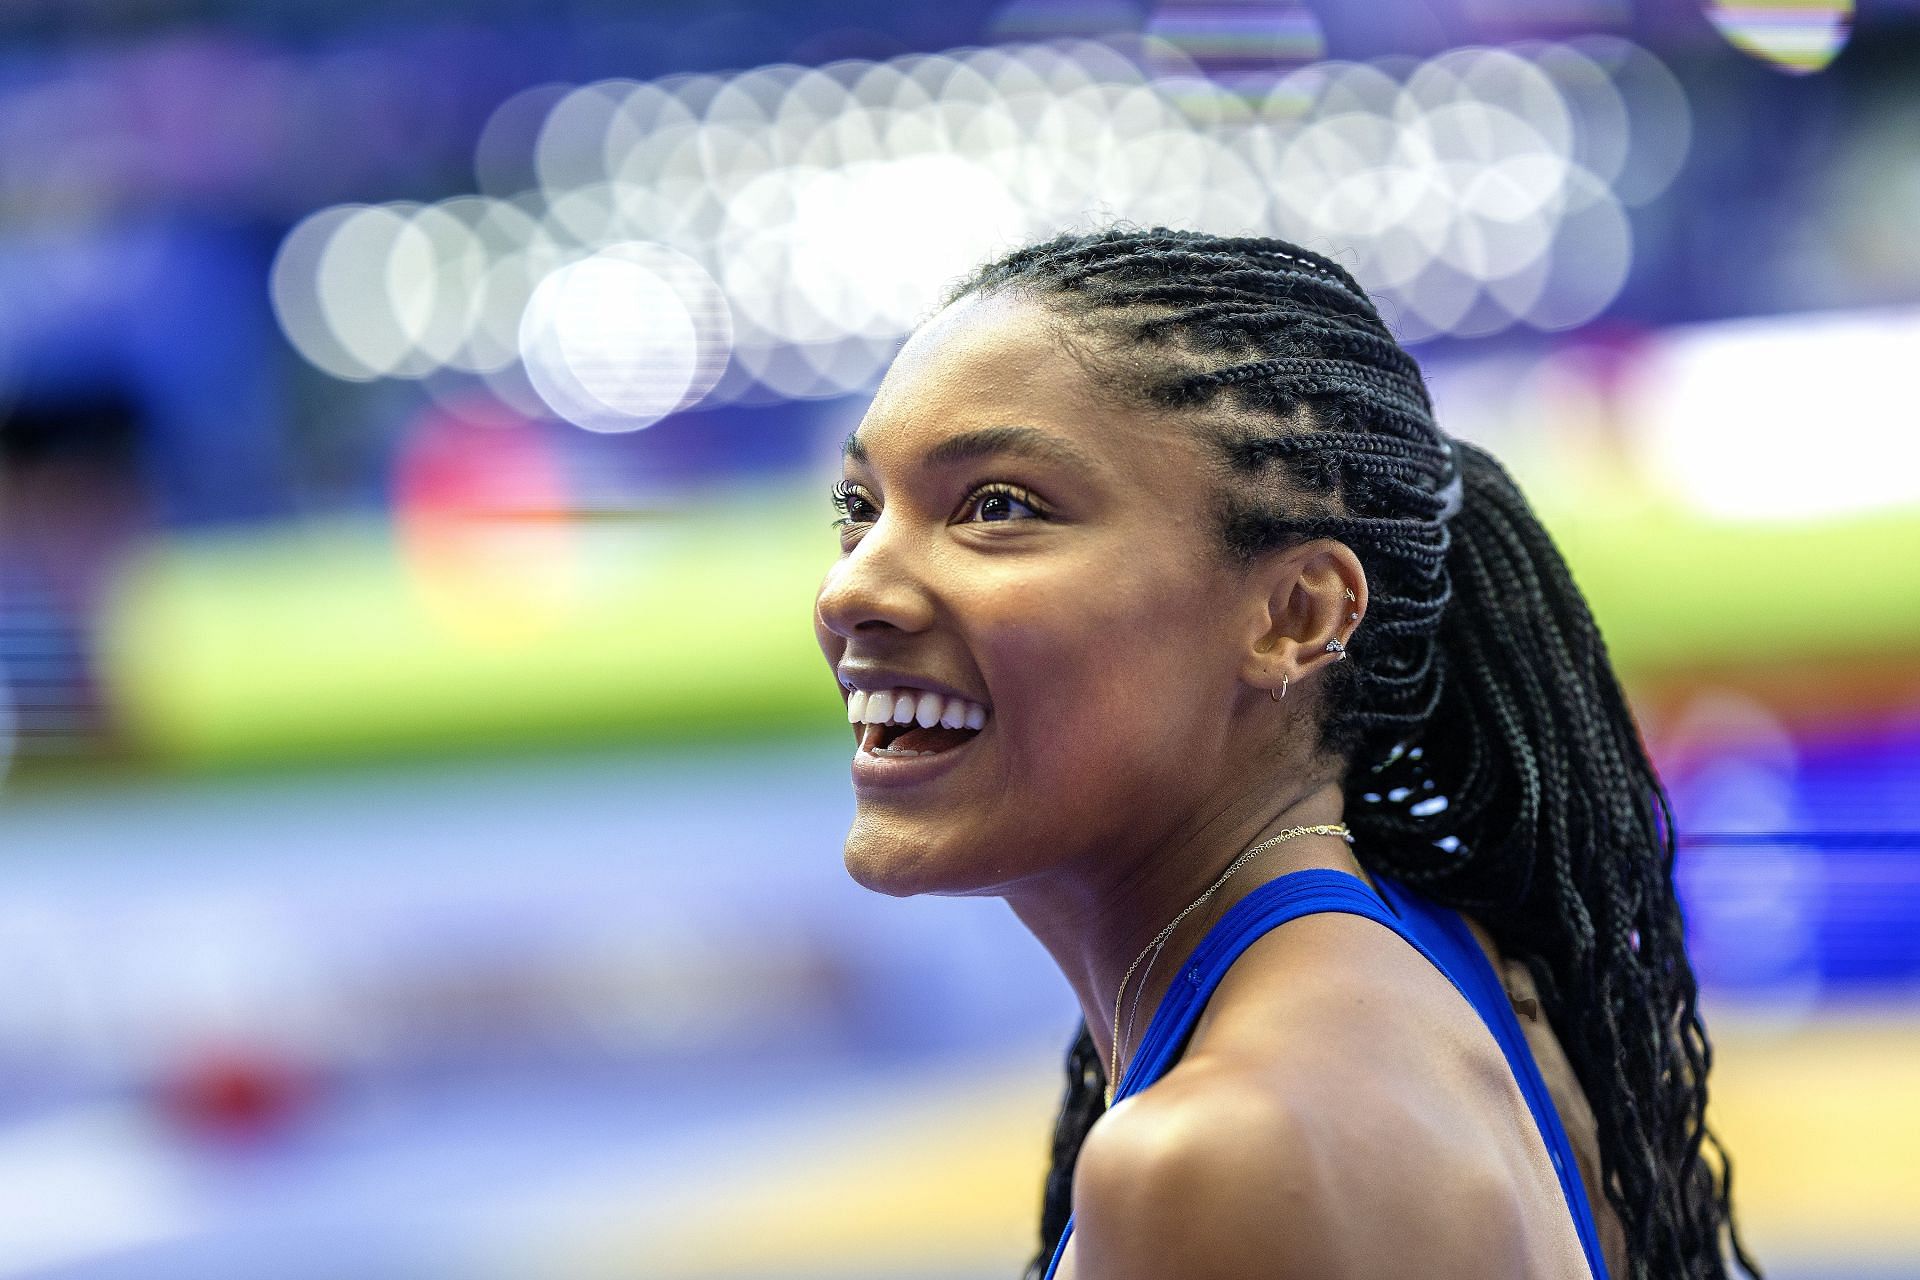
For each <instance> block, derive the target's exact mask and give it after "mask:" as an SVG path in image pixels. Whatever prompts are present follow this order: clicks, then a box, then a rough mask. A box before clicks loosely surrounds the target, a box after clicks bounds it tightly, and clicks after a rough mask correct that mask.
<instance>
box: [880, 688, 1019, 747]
mask: <svg viewBox="0 0 1920 1280" xmlns="http://www.w3.org/2000/svg"><path fill="white" fill-rule="evenodd" d="M987 715H988V712H987V709H986V707H985V706H984V705H982V704H981V703H977V702H972V701H969V700H968V699H965V698H961V697H958V696H952V697H949V696H946V695H943V694H938V693H931V692H927V691H923V690H914V689H894V690H882V691H876V692H874V693H871V694H869V693H867V692H865V691H863V690H859V689H855V690H853V691H852V692H851V693H850V694H849V695H848V698H847V718H848V720H849V721H851V722H852V724H853V729H854V738H855V740H856V741H857V742H858V743H859V750H860V754H861V755H863V756H866V757H868V758H869V759H874V760H898V759H907V758H911V757H913V756H933V755H940V754H942V753H943V752H947V751H952V750H953V749H954V748H955V747H959V746H963V745H965V744H966V743H968V742H970V741H972V740H973V739H974V738H976V737H978V736H979V735H980V731H981V730H982V729H983V728H985V727H986V723H987Z"/></svg>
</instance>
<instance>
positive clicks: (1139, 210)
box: [274, 34, 1690, 423]
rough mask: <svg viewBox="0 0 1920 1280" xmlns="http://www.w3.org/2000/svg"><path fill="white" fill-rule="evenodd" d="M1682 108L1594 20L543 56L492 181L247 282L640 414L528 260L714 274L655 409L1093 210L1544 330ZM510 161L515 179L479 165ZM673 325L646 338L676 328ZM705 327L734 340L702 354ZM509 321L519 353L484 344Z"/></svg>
mask: <svg viewBox="0 0 1920 1280" xmlns="http://www.w3.org/2000/svg"><path fill="white" fill-rule="evenodd" d="M536 112H540V113H543V114H540V115H539V118H538V119H537V120H534V119H533V116H534V114H535V113H536ZM1689 138H1690V116H1689V113H1688V110H1687V105H1686V100H1685V97H1684V95H1683V94H1682V93H1681V92H1680V89H1679V86H1678V82H1677V81H1675V80H1674V79H1673V76H1672V73H1671V72H1669V71H1668V70H1667V69H1666V68H1665V67H1664V66H1663V65H1662V64H1660V62H1659V61H1658V60H1657V59H1655V58H1654V57H1653V56H1652V55H1651V54H1649V53H1647V52H1646V51H1645V50H1643V49H1640V48H1639V47H1638V46H1635V45H1633V44H1631V43H1629V42H1627V41H1625V40H1621V39H1618V38H1614V37H1587V38H1582V39H1580V40H1575V41H1571V42H1566V43H1555V42H1543V41H1533V42H1528V43H1525V44H1520V45H1515V46H1512V47H1510V48H1502V49H1490V48H1465V49H1453V50H1449V51H1447V52H1445V53H1442V54H1439V55H1436V56H1434V57H1432V58H1429V59H1426V60H1424V61H1422V60H1418V59H1413V58H1407V57H1394V58H1384V59H1379V60H1377V61H1375V62H1372V63H1352V62H1337V61H1327V62H1318V63H1313V64H1311V65H1308V66H1304V67H1298V68H1294V69H1291V70H1287V69H1285V68H1274V69H1272V70H1271V71H1268V72H1263V73H1261V74H1260V75H1257V76H1248V75H1241V74H1239V73H1236V75H1235V77H1234V79H1233V81H1232V84H1231V85H1227V84H1224V83H1216V82H1215V81H1213V80H1209V79H1208V78H1207V76H1206V75H1205V74H1203V73H1202V71H1201V68H1200V66H1199V65H1197V64H1196V63H1195V61H1194V59H1193V57H1191V56H1190V55H1189V53H1188V52H1187V51H1185V50H1183V49H1182V48H1181V47H1180V45H1179V42H1178V41H1170V40H1168V39H1164V38H1159V37H1156V36H1154V35H1151V34H1149V35H1146V36H1140V35H1137V34H1136V35H1132V36H1127V35H1116V36H1113V37H1110V38H1105V39H1103V40H1101V41H1097V42H1096V41H1091V40H1074V41H1060V42H1054V43H1051V44H1030V45H1009V46H1001V47H996V48H985V49H965V50H955V51H952V52H950V53H938V54H912V55H906V56H903V57H899V58H895V59H891V60H888V61H884V62H875V61H868V60H858V59H844V60H841V61H838V62H833V63H829V64H827V65H825V66H822V67H816V68H805V67H798V66H793V65H790V64H776V65H772V66H766V67H759V68H754V69H751V70H747V71H741V72H737V73H729V74H724V75H709V74H700V75H677V76H669V77H665V78H662V79H659V80H654V81H647V82H640V81H631V80H606V81H600V82H596V83H594V84H589V85H584V86H578V87H567V86H540V87H538V88H537V89H535V90H529V91H526V92H525V93H523V94H520V95H515V97H514V98H512V99H509V100H508V102H506V103H504V104H503V105H502V107H501V108H500V109H499V110H498V111H497V112H496V113H495V116H494V118H493V119H492V120H490V121H489V124H488V127H487V130H486V131H485V132H484V133H483V137H482V146H481V149H480V150H481V154H479V155H477V156H476V168H477V169H478V170H482V171H484V176H483V187H485V188H486V189H488V190H490V191H491V192H492V194H490V195H488V196H468V197H459V198H456V199H454V200H448V201H442V202H440V203H439V204H437V205H434V206H420V205H391V206H380V207H366V206H344V207H342V209H341V210H335V211H325V212H324V213H323V214H321V215H316V217H315V218H312V219H309V220H308V221H307V222H306V223H303V224H302V225H301V226H300V227H297V228H296V229H295V231H294V232H293V233H290V234H289V236H288V238H287V240H286V242H285V243H284V244H283V246H282V251H281V254H280V256H279V258H278V259H277V260H276V266H275V274H274V299H275V308H276V314H277V315H278V316H279V317H280V321H281V326H282V328H283V329H285V330H286V332H287V335H288V338H289V340H290V341H291V342H293V344H294V346H295V347H296V349H297V350H299V351H300V352H301V354H302V355H303V356H305V357H306V358H307V359H308V360H310V361H311V362H312V363H314V364H315V365H317V366H318V367H320V368H322V369H325V370H326V371H328V372H329V373H333V374H335V375H336V376H339V377H343V378H351V379H359V380H366V379H371V378H377V377H422V376H426V375H427V374H429V373H432V372H433V371H435V370H437V369H441V368H453V369H458V370H464V371H468V372H474V373H479V374H482V375H484V376H489V378H490V380H492V378H493V376H495V375H498V377H499V378H500V379H501V380H502V381H503V382H504V383H507V384H512V385H515V386H518V385H520V384H521V383H525V384H527V385H531V386H542V387H543V388H544V389H543V390H542V394H543V395H544V394H546V393H547V391H552V393H553V395H554V396H555V397H556V398H557V400H558V401H559V402H561V403H564V404H567V405H570V406H573V408H572V410H571V411H568V412H567V416H569V417H576V416H577V417H587V418H593V419H594V420H595V422H596V423H599V422H600V420H601V419H602V418H604V417H607V416H608V415H612V419H618V420H620V421H623V422H624V421H627V420H629V419H637V418H645V417H646V415H647V414H649V413H653V412H655V409H656V407H657V404H658V403H663V402H664V400H665V399H666V397H665V393H664V391H662V390H661V389H660V388H661V387H663V386H665V385H666V383H668V382H671V381H672V380H673V379H672V378H666V377H664V375H661V374H660V370H659V369H656V370H655V371H654V372H653V373H651V374H648V375H647V377H645V378H641V379H640V382H638V383H635V384H634V385H633V386H626V385H625V384H622V383H620V379H619V377H618V376H616V374H615V373H614V372H612V370H611V366H610V365H609V366H608V367H607V368H602V367H601V366H600V365H598V364H595V362H594V360H593V359H589V358H587V357H585V356H582V355H580V354H579V350H585V349H586V348H587V347H593V346H594V343H595V342H600V341H602V339H592V340H589V338H588V336H587V335H586V332H585V331H581V332H578V333H574V331H572V330H569V329H567V328H566V325H564V324H560V323H559V322H557V321H555V320H554V319H553V315H557V314H559V313H558V312H554V311H553V297H554V296H560V295H549V296H544V297H542V299H541V303H540V308H539V309H538V313H537V314H536V315H534V319H533V320H532V321H531V322H529V323H523V318H524V314H525V313H529V312H530V300H531V299H533V297H534V295H535V291H536V285H539V286H541V287H542V288H545V287H547V286H546V285H545V284H543V282H547V281H550V280H552V279H553V278H554V276H555V273H556V272H560V271H563V270H565V271H570V270H571V268H573V267H574V266H575V265H576V264H578V263H582V262H594V261H600V265H598V266H595V267H592V268H589V269H588V274H587V275H585V276H582V277H580V278H579V279H578V280H576V279H575V278H574V277H573V276H572V275H571V274H568V275H565V276H563V277H561V280H562V282H563V283H562V284H554V285H552V289H553V290H558V291H561V293H562V294H564V296H566V297H575V296H576V294H577V295H578V297H580V298H587V297H588V296H589V295H591V296H594V297H598V298H599V301H598V302H596V303H594V307H597V308H598V311H597V312H596V314H599V315H601V316H602V317H603V319H604V320H605V321H606V324H607V325H610V326H611V328H608V329H606V330H605V332H606V333H607V334H613V333H625V334H627V338H628V339H635V338H637V337H639V336H640V335H641V334H642V328H641V327H636V326H639V325H640V320H639V318H638V317H637V315H636V314H633V313H630V312H626V311H622V310H621V308H620V306H619V305H616V291H612V290H611V289H609V290H608V291H607V292H605V293H604V295H601V294H593V287H598V286H596V285H594V284H593V282H595V281H603V282H610V281H614V280H625V281H627V282H629V283H634V282H636V281H638V280H639V279H640V277H641V276H643V275H646V274H647V273H648V272H650V271H652V270H653V268H652V267H649V266H646V264H642V263H640V262H637V261H635V260H633V259H632V258H631V257H630V256H629V257H623V256H622V255H621V254H612V255H611V256H607V255H608V254H609V252H610V251H611V250H612V249H613V248H615V247H616V246H622V245H630V244H633V243H637V242H645V243H649V244H652V245H654V246H657V247H659V248H660V249H661V251H662V252H672V253H674V254H676V255H678V257H677V258H676V259H675V260H676V261H684V262H686V263H688V264H689V265H691V266H692V267H693V269H695V270H696V271H698V272H699V273H700V278H701V279H703V280H706V281H707V282H708V283H707V285H705V286H702V288H705V289H708V290H709V291H710V294H711V298H712V299H713V300H714V303H713V305H709V304H708V303H707V302H700V301H697V300H696V305H694V310H695V312H696V313H698V314H707V313H713V314H721V313H725V314H727V315H728V316H729V317H730V318H731V320H736V321H737V326H736V325H733V324H731V323H730V324H729V326H728V327H727V329H728V333H729V335H730V336H729V338H728V339H727V340H725V341H722V342H720V343H718V344H717V345H716V343H715V341H714V340H713V338H712V334H711V330H712V329H713V326H712V325H711V324H707V325H706V327H705V328H702V324H703V323H705V322H690V323H694V328H695V329H696V330H697V333H696V337H695V338H694V339H692V340H691V341H692V342H693V346H694V349H696V350H697V352H698V354H697V356H696V357H695V358H694V363H695V364H696V365H697V366H698V368H699V369H700V370H702V371H706V372H700V373H697V374H689V375H688V382H687V389H686V390H685V391H683V392H682V393H681V395H679V396H678V397H676V398H674V403H673V405H672V406H670V407H669V408H668V409H667V410H665V411H667V412H671V411H673V409H674V408H675V407H685V406H686V405H688V404H691V403H695V402H697V401H698V400H699V399H700V397H702V396H705V397H707V399H708V400H709V401H710V402H712V401H725V400H730V399H754V398H759V397H761V396H762V393H764V394H765V395H768V396H772V397H783V396H815V395H832V394H844V393H846V392H849V391H857V390H859V389H861V388H862V387H863V386H868V385H871V382H872V380H873V379H874V378H876V377H877V376H878V375H879V372H880V370H881V369H882V368H883V367H884V356H885V353H886V351H887V350H889V349H890V348H889V347H888V344H890V343H894V342H897V340H898V339H899V338H900V337H902V336H903V335H904V334H905V333H906V332H907V331H908V330H909V329H910V328H911V327H912V326H913V325H914V324H916V323H918V322H919V321H920V320H921V319H923V318H924V317H925V316H926V315H927V314H929V312H930V311H931V309H932V308H933V307H934V306H935V305H936V304H937V303H938V301H939V299H940V298H941V297H942V295H943V294H944V293H945V291H946V290H947V289H948V288H949V287H950V286H951V285H952V284H953V283H955V282H956V281H957V280H958V279H959V278H961V277H963V276H964V275H965V274H966V273H967V272H968V271H970V270H971V269H972V268H973V267H974V266H976V265H977V264H978V263H979V262H981V261H983V260H985V259H987V258H989V257H991V256H993V255H995V254H998V253H1000V252H1003V251H1005V250H1006V249H1008V248H1011V247H1013V246H1014V245H1017V244H1020V243H1024V242H1028V241H1030V240H1032V239H1035V238H1037V237H1039V236H1043V235H1046V234H1049V233H1051V232H1054V231H1058V230H1085V229H1089V228H1092V227H1096V226H1101V225H1105V224H1108V223H1111V222H1114V221H1116V220H1120V221H1125V222H1131V223H1134V224H1136V225H1156V224H1164V225H1171V226H1187V227H1194V228H1198V229H1202V230H1208V231H1214V232H1218V233H1221V234H1226V235H1249V234H1250V235H1278V236H1282V237H1285V238H1288V239H1291V240H1295V241H1298V242H1300V243H1303V244H1306V245H1308V246H1309V247H1313V248H1316V249H1318V250H1320V251H1322V252H1331V253H1333V254H1334V255H1335V256H1337V257H1338V258H1339V259H1340V260H1341V261H1342V262H1343V263H1346V264H1348V265H1349V266H1350V267H1351V268H1352V269H1353V271H1354V273H1355V275H1356V276H1357V277H1358V278H1359V280H1360V282H1361V283H1362V284H1363V285H1364V286H1365V287H1366V288H1367V289H1368V290H1369V291H1370V292H1371V293H1373V294H1374V296H1375V297H1376V300H1377V301H1378V302H1379V304H1380V306H1381V309H1382V312H1383V314H1385V315H1387V316H1389V317H1390V318H1391V319H1392V320H1393V321H1394V323H1395V324H1396V327H1397V330H1398V332H1399V333H1400V336H1401V337H1402V338H1403V339H1406V340H1409V341H1417V340H1420V339H1422V338H1427V337H1433V336H1438V335H1442V334H1456V335H1477V334H1485V333H1494V332H1499V331H1501V330H1503V329H1506V328H1510V327H1512V326H1515V325H1526V326H1530V327H1533V328H1537V329H1549V330H1551V329H1563V328H1568V327H1573V326H1577V325H1580V324H1583V323H1586V322H1587V321H1588V320H1590V319H1592V318H1593V317H1594V316H1596V315H1598V314H1600V313H1601V312H1602V311H1604V309H1605V308H1606V307H1607V306H1608V305H1609V304H1610V303H1611V302H1612V301H1613V299H1614V298H1615V297H1616V296H1617V294H1618V292H1619V290H1620V288H1621V287H1622V284H1623V282H1624V280H1625V278H1626V273H1627V271H1628V269H1629V268H1630V266H1631V254H1632V237H1631V234H1630V231H1629V226H1628V220H1627V214H1626V210H1627V209H1629V208H1632V207H1634V206H1636V205H1638V204H1642V203H1645V202H1646V201H1647V200H1649V199H1652V198H1653V197H1654V196H1656V195H1658V194H1659V192H1660V191H1662V190H1664V189H1665V188H1666V186H1667V185H1668V184H1669V183H1670V182H1671V180H1672V178H1673V176H1674V174H1675V173H1676V172H1677V170H1678V167H1679V165H1680V163H1681V162H1682V161H1683V160H1684V158H1685V155H1686V152H1687V148H1688V140H1689ZM516 140H517V141H518V142H519V144H520V145H521V146H522V147H523V149H524V152H525V154H524V155H523V156H521V157H520V158H519V160H518V161H517V162H516V161H515V159H514V157H513V156H511V155H510V154H509V151H510V147H511V145H512V144H513V143H515V141H516ZM516 174H518V175H521V176H522V178H523V180H524V182H525V184H526V185H523V186H522V187H520V188H519V189H517V190H513V191H507V190H504V189H501V187H502V184H505V183H507V182H508V181H509V180H510V179H512V178H513V177H514V176H515V175H516ZM488 184H491V185H488ZM603 259H604V260H603ZM623 263H624V265H622V264H623ZM635 269H638V270H639V274H636V270H635ZM676 270H677V269H676ZM673 274H674V272H673V271H670V272H669V275H673ZM566 282H571V283H566ZM563 284H564V289H563ZM590 286H592V287H590ZM568 290H571V291H572V292H567V291H568ZM682 292H684V291H682ZM676 296H681V294H679V293H677V294H676ZM702 296H703V297H705V296H707V295H702ZM683 300H684V298H683ZM581 305H582V306H585V305H586V304H585V303H581ZM592 309H593V308H588V310H592ZM549 313H552V314H551V315H550V314H549ZM582 314H585V312H582ZM655 319H656V320H657V321H658V323H659V324H661V325H663V326H667V328H672V326H671V325H669V324H668V322H667V321H666V320H665V319H662V318H660V317H655ZM568 323H571V322H568ZM588 328H589V329H591V328H592V326H591V325H589V326H588ZM595 332H600V330H595ZM673 332H674V334H676V335H678V336H676V337H673V338H672V341H671V342H668V335H667V333H666V330H665V329H662V330H661V331H660V332H659V333H654V334H652V337H653V338H657V339H659V340H660V341H662V342H668V346H671V345H672V343H673V342H681V341H683V340H685V335H684V333H682V332H681V331H680V330H679V329H674V330H673ZM563 333H573V337H571V338H569V339H567V342H570V343H573V344H574V346H575V347H579V350H575V351H574V358H573V359H572V360H571V362H570V361H569V359H568V358H567V356H566V354H565V352H563V351H562V350H561V346H557V345H555V344H561V345H565V344H562V338H561V335H562V334H563ZM527 335H533V339H532V340H527ZM625 340H627V339H614V338H606V339H605V341H606V342H611V343H612V344H613V346H614V347H617V346H618V345H619V342H620V341H625ZM582 343H584V344H586V346H585V347H580V345H579V344H582ZM721 348H724V349H726V350H729V351H731V353H732V355H733V356H734V357H735V359H736V364H735V366H734V371H733V373H731V374H728V375H727V376H725V377H724V378H722V377H721V376H720V372H719V370H722V369H724V368H725V367H726V363H727V361H726V358H725V357H724V355H723V356H722V357H721V358H720V359H719V360H718V362H717V366H716V362H715V360H714V359H713V358H712V352H713V351H714V350H716V349H721ZM572 349H573V348H569V350H572ZM595 349H598V348H595ZM608 349H609V350H611V349H612V348H611V347H610V348H608ZM663 349H664V348H663ZM529 352H532V353H536V357H537V358H538V359H539V360H542V361H545V362H546V363H545V364H544V365H543V366H542V368H541V370H540V371H539V372H537V373H536V372H535V371H534V370H533V369H532V368H531V367H529V369H528V370H527V371H525V374H526V376H525V377H524V378H519V377H518V375H514V376H509V375H508V374H507V373H506V370H507V367H508V366H509V365H512V364H514V363H515V362H516V361H517V360H518V359H520V358H521V357H522V356H523V355H525V354H527V353H529ZM876 352H878V353H880V354H879V355H876V354H875V353H876ZM555 359H558V361H559V363H558V364H555V363H554V360H555ZM667 367H668V366H667V365H662V366H660V368H661V369H664V368H667ZM672 367H675V368H677V367H678V366H672ZM589 369H590V370H595V372H593V373H592V374H591V376H588V375H586V374H583V373H582V370H589ZM556 370H565V373H564V376H563V375H562V374H561V373H560V372H556ZM675 376H677V375H675ZM569 379H571V381H569ZM649 379H651V381H649ZM596 380H598V381H596ZM576 384H577V385H576ZM589 384H591V386H590V385H589ZM616 384H617V385H616ZM642 384H645V385H646V386H648V387H650V388H651V389H650V390H645V391H642V390H640V389H639V388H640V386H641V385H642ZM623 388H624V389H623ZM603 393H604V394H603ZM643 406H644V407H643ZM610 420H611V419H610Z"/></svg>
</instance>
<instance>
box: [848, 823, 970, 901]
mask: <svg viewBox="0 0 1920 1280" xmlns="http://www.w3.org/2000/svg"><path fill="white" fill-rule="evenodd" d="M864 825H865V824H863V823H861V822H860V821H859V820H858V819H856V820H855V821H854V825H853V830H852V831H850V832H848V833H847V847H846V851H845V853H844V855H843V859H842V860H843V861H844V863H845V864H846V868H847V874H848V875H849V876H851V877H852V878H853V882H854V883H855V884H857V885H859V886H860V887H861V888H863V889H870V890H872V891H873V892H874V893H884V894H886V895H887V896H888V897H890V898H911V897H915V896H916V895H919V894H923V893H934V894H965V893H968V892H971V891H972V886H971V885H970V884H968V883H967V876H966V874H965V870H964V868H962V867H960V866H958V865H956V864H955V862H954V860H953V859H952V858H951V856H949V851H946V850H941V849H937V848H930V847H929V846H928V845H927V844H926V843H925V842H924V841H921V840H916V839H914V838H913V837H912V836H911V835H903V836H889V835H883V834H880V833H877V832H874V831H871V830H863V827H864Z"/></svg>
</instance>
